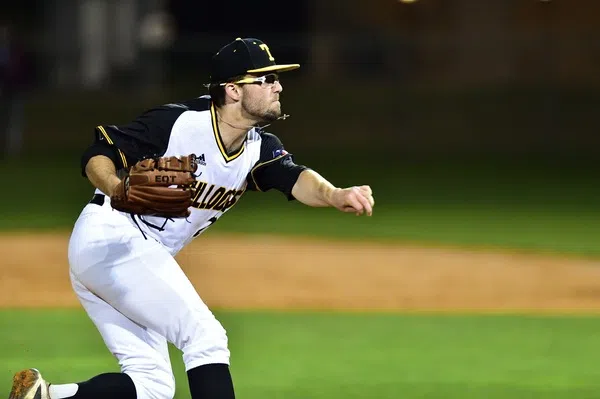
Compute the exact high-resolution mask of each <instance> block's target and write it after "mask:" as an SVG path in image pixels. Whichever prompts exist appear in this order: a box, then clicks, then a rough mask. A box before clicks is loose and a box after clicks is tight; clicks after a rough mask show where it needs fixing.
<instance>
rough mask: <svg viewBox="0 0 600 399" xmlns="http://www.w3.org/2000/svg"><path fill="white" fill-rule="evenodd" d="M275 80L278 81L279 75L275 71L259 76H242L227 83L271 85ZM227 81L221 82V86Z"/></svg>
mask: <svg viewBox="0 0 600 399" xmlns="http://www.w3.org/2000/svg"><path fill="white" fill-rule="evenodd" d="M275 82H279V75H278V74H276V73H269V74H267V75H264V76H259V77H252V78H243V79H240V80H236V81H235V82H229V83H234V84H258V85H261V86H262V85H263V84H268V85H272V84H275ZM226 84H227V83H221V86H225V85H226Z"/></svg>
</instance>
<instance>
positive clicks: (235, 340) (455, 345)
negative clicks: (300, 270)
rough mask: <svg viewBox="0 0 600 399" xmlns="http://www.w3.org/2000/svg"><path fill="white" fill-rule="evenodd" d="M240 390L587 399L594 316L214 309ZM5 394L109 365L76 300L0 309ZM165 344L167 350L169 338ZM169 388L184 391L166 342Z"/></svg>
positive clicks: (595, 393) (289, 394)
mask: <svg viewBox="0 0 600 399" xmlns="http://www.w3.org/2000/svg"><path fill="white" fill-rule="evenodd" d="M217 316H218V317H219V318H220V320H221V321H222V323H223V325H224V326H225V327H226V328H227V330H228V333H229V337H230V344H231V350H232V372H233V375H234V379H235V383H236V389H237V392H238V395H239V397H240V398H244V399H254V398H256V399H259V398H260V399H262V398H286V399H305V398H314V399H318V398H322V399H342V398H344V399H349V398H390V399H391V398H457V399H458V398H461V399H464V398H477V399H480V398H497V399H506V398H511V399H515V398H528V399H529V398H544V399H547V398H578V399H583V398H597V397H599V396H600V370H599V369H598V367H597V359H598V357H599V356H600V341H599V340H598V339H597V331H598V329H599V328H600V319H599V318H596V317H583V316H577V317H574V316H572V317H571V316H552V317H550V316H548V317H533V316H516V315H485V316H476V315H472V316H466V315H435V314H414V315H392V314H368V315H367V314H343V313H298V312H297V313H262V312H261V313H258V312H257V313H253V312H243V313H239V312H229V311H228V312H217ZM0 323H1V326H2V328H1V329H0V353H1V354H2V355H1V356H2V362H1V364H2V370H1V374H2V375H3V376H4V377H3V379H4V382H3V383H2V384H3V385H2V386H3V387H4V389H5V392H8V389H9V387H10V377H11V375H12V373H13V372H15V371H17V370H18V369H21V368H26V367H37V368H39V369H40V370H41V371H42V372H43V373H44V375H45V376H46V377H47V378H48V379H50V380H51V381H55V382H57V383H59V382H70V381H79V380H84V379H87V378H89V377H90V376H93V375H95V374H97V373H100V372H105V371H118V366H117V364H116V362H115V361H114V360H113V358H112V356H111V355H110V354H109V353H108V352H107V350H106V349H105V347H104V345H103V343H102V341H101V339H100V337H99V336H98V335H97V333H96V331H95V328H94V327H93V325H92V324H91V322H90V321H89V319H87V317H86V316H85V314H84V313H82V312H81V311H78V310H60V311H58V310H56V311H48V310H35V311H9V310H4V311H2V312H0ZM172 349H173V348H172ZM172 360H173V365H174V369H175V371H176V380H177V382H178V390H177V394H176V397H177V398H179V399H182V398H188V397H189V391H188V387H187V381H186V379H185V373H184V371H183V370H184V369H183V365H182V363H181V360H180V355H179V352H178V351H177V350H175V349H173V350H172Z"/></svg>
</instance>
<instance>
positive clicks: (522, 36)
mask: <svg viewBox="0 0 600 399" xmlns="http://www.w3.org/2000/svg"><path fill="white" fill-rule="evenodd" d="M0 7H1V8H0V10H1V12H0V16H1V17H0V32H1V35H0V39H1V41H0V43H1V47H0V49H1V50H0V66H1V71H2V75H1V77H2V78H1V82H2V86H1V87H2V92H1V93H2V96H1V101H2V116H1V117H0V121H1V125H0V126H2V128H1V130H0V131H1V132H2V139H1V141H0V148H1V149H2V153H3V155H4V156H11V155H13V156H23V155H27V154H33V153H34V152H36V151H42V152H44V153H46V154H48V152H49V151H50V152H51V153H55V151H64V152H69V151H76V152H77V151H81V149H82V148H83V146H85V145H87V144H88V143H89V141H90V137H91V131H92V128H93V127H94V126H95V125H97V124H100V123H120V122H123V121H126V120H129V119H130V118H132V117H134V116H135V115H136V114H137V113H138V112H140V111H142V110H143V109H144V108H145V107H147V106H149V105H154V104H155V103H162V102H166V101H171V100H172V99H174V98H176V99H177V98H188V97H193V96H199V95H202V94H205V89H204V87H203V86H202V84H203V83H205V82H206V81H207V77H208V72H207V67H208V63H209V60H210V57H211V56H212V54H214V53H215V52H216V51H217V50H218V49H219V48H220V47H221V46H222V45H224V44H225V43H227V42H229V41H231V40H233V39H235V38H236V37H238V36H255V37H259V38H261V39H262V40H264V41H265V42H267V43H268V44H269V46H270V48H271V49H272V51H273V53H274V55H275V57H276V59H277V61H278V62H299V63H300V64H302V68H301V69H300V70H299V71H295V72H293V73H290V74H286V75H285V76H284V77H283V79H284V80H283V83H284V89H285V94H284V100H285V102H284V103H283V104H284V107H285V111H286V112H287V113H289V114H290V115H291V116H292V118H291V119H289V121H286V122H285V123H280V124H279V126H276V127H275V126H274V127H273V129H274V130H277V131H278V132H279V134H282V135H283V136H284V138H285V141H284V143H286V144H287V146H288V147H290V148H292V149H293V151H294V152H296V153H300V154H310V153H311V152H312V151H320V152H322V153H326V154H327V153H331V151H333V150H335V152H338V153H339V152H345V151H349V150H356V149H360V150H361V151H362V152H369V153H375V154H382V153H384V152H387V153H391V154H394V156H395V157H405V156H406V157H411V158H423V157H432V156H433V157H438V156H444V157H446V158H450V159H462V158H464V157H465V156H470V157H477V158H486V157H489V156H495V157H497V158H503V157H507V156H511V157H514V156H518V157H520V158H530V157H533V156H535V157H537V158H542V159H549V160H556V159H557V158H580V159H581V158H582V157H587V158H592V159H593V158H595V156H596V153H597V148H598V147H599V144H600V138H599V135H598V134H597V131H598V127H599V125H600V123H599V122H598V118H597V117H596V116H595V114H596V107H597V105H598V104H599V97H598V88H599V87H600V74H598V70H599V67H600V44H599V41H598V37H599V34H600V23H598V22H599V20H600V17H599V16H598V15H600V4H599V3H598V2H597V1H594V0H578V1H577V2H576V3H575V2H573V1H566V0H553V1H542V0H498V1H493V2H481V1H477V0H443V1H442V0H419V1H416V0H376V1H364V0H344V1H341V0H323V1H321V0H305V1H294V2H286V3H285V4H284V3H281V2H277V1H275V0H256V1H253V2H251V3H248V2H246V1H242V0H223V1H218V2H198V1H184V0H171V1H167V0H121V1H117V0H79V1H76V0H45V1H41V0H38V1H26V0H24V1H20V2H5V3H4V5H2V6H0ZM46 159H48V158H46Z"/></svg>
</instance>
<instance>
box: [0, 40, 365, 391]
mask: <svg viewBox="0 0 600 399" xmlns="http://www.w3.org/2000/svg"><path fill="white" fill-rule="evenodd" d="M298 67H299V65H298V64H284V65H282V64H277V63H276V62H275V59H274V57H273V54H272V53H271V50H270V49H269V47H267V45H266V44H265V43H263V42H262V41H260V40H258V39H255V38H245V39H242V38H238V39H236V40H234V41H233V42H231V43H229V44H227V45H225V46H224V47H223V48H221V49H220V50H219V51H218V52H217V53H216V54H215V55H214V56H213V58H212V61H211V74H210V85H209V94H210V95H207V96H201V97H198V98H194V99H192V100H189V101H184V102H177V103H170V104H164V105H161V106H158V107H156V108H153V109H150V110H148V111H146V112H144V113H142V114H141V115H140V116H138V117H137V118H136V119H135V120H133V121H132V122H130V123H127V124H122V125H101V126H98V127H96V129H95V140H94V142H93V144H92V145H91V146H90V147H89V148H87V150H86V151H85V152H84V154H83V156H82V163H81V166H82V174H83V175H84V176H85V177H87V178H88V179H89V181H90V182H91V183H92V185H93V186H94V187H95V193H94V195H93V198H92V200H91V201H90V203H89V204H86V206H85V207H84V208H83V210H82V212H81V214H80V215H79V218H78V220H77V221H76V223H75V226H74V229H73V231H72V235H71V238H70V241H69V248H68V258H69V265H70V278H71V281H72V285H73V289H74V291H75V293H76V294H77V297H78V298H79V300H80V302H81V304H82V306H83V307H84V309H85V311H86V312H87V314H88V315H89V317H90V318H91V320H92V321H93V322H94V324H95V325H96V327H97V328H98V330H99V332H100V334H101V335H102V338H103V340H104V342H105V344H106V346H107V347H108V349H109V350H110V352H111V353H112V354H113V355H114V356H115V357H116V359H117V360H118V362H119V365H120V369H121V372H120V373H104V374H100V375H98V376H95V377H93V378H91V379H89V380H87V381H83V382H78V383H66V384H49V383H48V382H46V381H45V380H44V379H43V378H42V376H41V374H40V372H39V371H38V370H36V369H26V370H23V371H20V372H18V373H16V374H15V376H14V379H13V386H12V391H11V393H10V399H47V398H50V399H63V398H74V399H96V398H97V399H105V398H107V397H110V398H112V399H136V398H137V399H171V398H173V396H174V394H175V380H174V376H173V372H172V369H171V364H170V359H169V353H168V351H167V342H171V343H173V344H174V345H175V346H176V347H177V348H178V349H180V350H181V351H182V353H183V362H184V364H185V369H186V372H187V378H188V383H189V388H190V392H191V395H192V398H194V399H230V398H234V397H235V394H234V387H233V383H232V378H231V375H230V370H229V364H230V353H229V349H228V342H227V335H226V331H225V330H224V328H223V327H222V326H221V324H220V323H219V321H217V320H216V319H215V317H214V316H213V314H212V312H211V311H210V310H209V309H208V307H207V306H206V305H205V304H204V302H203V301H202V299H201V297H200V296H199V294H198V293H197V292H196V290H195V289H194V287H193V286H192V284H191V283H190V281H189V280H188V278H187V277H186V276H185V274H184V272H183V271H182V269H181V268H180V266H179V265H178V264H177V262H176V260H175V258H174V256H175V255H176V254H177V253H178V252H179V251H180V250H181V249H182V248H183V247H184V246H185V245H186V244H188V243H189V242H190V241H192V240H193V239H194V238H195V237H197V236H199V235H200V234H201V233H202V232H204V231H206V229H207V228H208V227H209V226H211V225H212V224H214V223H216V222H217V221H218V219H219V218H220V217H221V216H222V215H223V214H225V212H227V211H228V210H229V209H231V208H232V207H233V206H234V205H235V204H236V203H237V202H238V201H239V199H240V197H241V196H242V194H243V193H244V192H245V191H247V190H250V191H268V190H271V189H275V190H278V191H280V192H282V193H283V194H284V195H285V196H286V197H287V198H288V199H289V200H298V201H300V202H302V203H304V204H306V205H308V206H311V207H334V208H337V209H338V210H340V211H343V212H351V213H355V214H357V215H369V216H370V215H371V214H372V210H373V206H374V200H373V195H372V192H371V188H370V187H369V186H355V187H349V188H337V187H335V186H333V185H332V184H331V183H329V182H328V181H327V180H326V179H324V178H323V177H322V176H320V175H319V174H318V173H317V172H315V171H314V170H311V169H309V168H307V167H306V166H302V165H299V164H296V163H295V162H294V160H293V158H292V155H291V154H290V153H288V152H287V151H286V150H285V149H284V147H283V145H282V143H281V141H280V140H279V139H278V138H277V137H276V136H275V135H273V134H270V133H267V132H265V131H264V125H265V124H268V123H270V122H273V121H275V120H277V119H280V118H282V112H281V104H280V102H279V100H280V95H281V92H282V90H283V88H282V86H281V83H280V80H279V74H280V73H282V72H285V71H290V70H293V69H296V68H298ZM259 126H262V127H259Z"/></svg>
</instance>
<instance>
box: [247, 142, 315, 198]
mask: <svg viewBox="0 0 600 399" xmlns="http://www.w3.org/2000/svg"><path fill="white" fill-rule="evenodd" d="M305 169H307V168H306V166H303V165H298V164H296V163H294V160H293V157H292V155H291V154H289V153H288V152H287V151H286V150H285V149H284V148H283V145H282V144H281V141H279V139H278V138H277V137H276V136H274V135H271V134H268V133H266V134H263V142H262V143H261V156H260V159H259V161H258V162H257V163H256V165H254V167H253V168H252V170H251V171H250V173H249V174H248V178H247V183H248V186H247V190H253V191H269V190H271V189H275V190H277V191H280V192H282V193H283V194H285V195H286V197H287V198H288V199H289V200H293V199H294V197H293V195H292V188H293V187H294V184H296V181H297V180H298V176H300V173H302V171H304V170H305Z"/></svg>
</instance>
